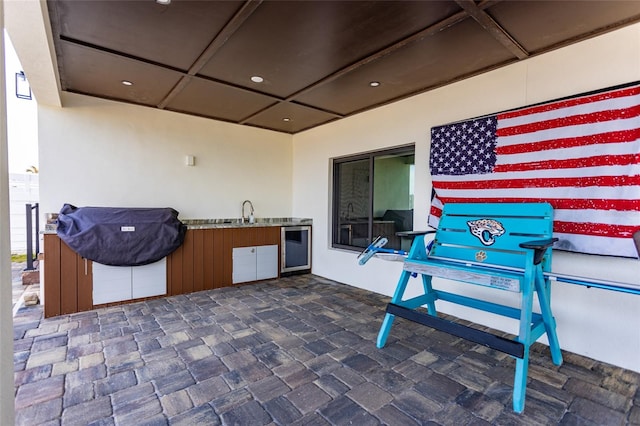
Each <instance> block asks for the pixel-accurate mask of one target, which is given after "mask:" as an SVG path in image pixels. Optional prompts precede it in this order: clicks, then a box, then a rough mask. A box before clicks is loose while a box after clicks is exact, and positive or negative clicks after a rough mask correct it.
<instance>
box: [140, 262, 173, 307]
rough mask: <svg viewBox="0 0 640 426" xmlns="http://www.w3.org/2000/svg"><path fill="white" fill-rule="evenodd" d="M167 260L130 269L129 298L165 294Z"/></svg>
mask: <svg viewBox="0 0 640 426" xmlns="http://www.w3.org/2000/svg"><path fill="white" fill-rule="evenodd" d="M166 259H167V258H166V257H165V258H162V259H160V260H159V261H157V262H155V263H151V264H149V265H142V266H134V267H132V268H131V298H132V299H139V298H142V297H151V296H162V295H164V294H167V260H166Z"/></svg>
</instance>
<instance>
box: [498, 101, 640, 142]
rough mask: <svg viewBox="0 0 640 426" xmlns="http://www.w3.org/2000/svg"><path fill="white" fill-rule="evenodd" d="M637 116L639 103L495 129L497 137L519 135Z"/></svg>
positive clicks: (639, 114)
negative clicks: (627, 106)
mask: <svg viewBox="0 0 640 426" xmlns="http://www.w3.org/2000/svg"><path fill="white" fill-rule="evenodd" d="M638 116H640V105H634V106H632V107H630V108H624V109H613V110H608V111H598V112H591V113H588V114H578V115H572V116H569V117H560V118H554V119H551V120H541V121H536V122H533V123H529V124H522V125H519V126H511V127H504V128H502V129H497V130H496V135H497V136H498V137H503V136H513V135H521V134H523V133H532V132H537V131H539V130H547V129H556V128H558V127H566V126H576V125H579V124H588V123H601V122H603V121H612V120H618V119H623V118H631V117H638ZM499 122H500V120H498V123H499Z"/></svg>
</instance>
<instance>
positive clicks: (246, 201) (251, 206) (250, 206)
mask: <svg viewBox="0 0 640 426" xmlns="http://www.w3.org/2000/svg"><path fill="white" fill-rule="evenodd" d="M247 203H249V208H250V209H251V210H250V211H249V215H250V216H253V204H252V203H251V201H249V200H244V201H243V202H242V223H244V218H245V216H244V206H245V205H246V204H247Z"/></svg>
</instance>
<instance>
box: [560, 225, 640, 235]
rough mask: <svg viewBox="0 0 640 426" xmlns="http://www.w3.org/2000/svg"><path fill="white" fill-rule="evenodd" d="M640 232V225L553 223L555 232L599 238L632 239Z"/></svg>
mask: <svg viewBox="0 0 640 426" xmlns="http://www.w3.org/2000/svg"><path fill="white" fill-rule="evenodd" d="M636 231H640V225H638V226H631V225H609V224H606V223H578V222H558V221H554V222H553V232H561V233H563V234H581V235H591V236H598V237H617V238H630V237H631V236H632V235H633V234H634V232H636Z"/></svg>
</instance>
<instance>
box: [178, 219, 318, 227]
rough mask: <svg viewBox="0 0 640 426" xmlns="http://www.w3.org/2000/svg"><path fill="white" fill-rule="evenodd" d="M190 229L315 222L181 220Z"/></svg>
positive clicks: (308, 223)
mask: <svg viewBox="0 0 640 426" xmlns="http://www.w3.org/2000/svg"><path fill="white" fill-rule="evenodd" d="M180 220H181V222H182V223H184V224H185V225H187V228H188V229H211V228H245V227H262V226H297V225H311V224H312V223H313V220H311V219H306V218H297V217H257V218H255V221H254V223H248V222H245V223H242V222H241V219H239V218H235V219H180Z"/></svg>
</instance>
